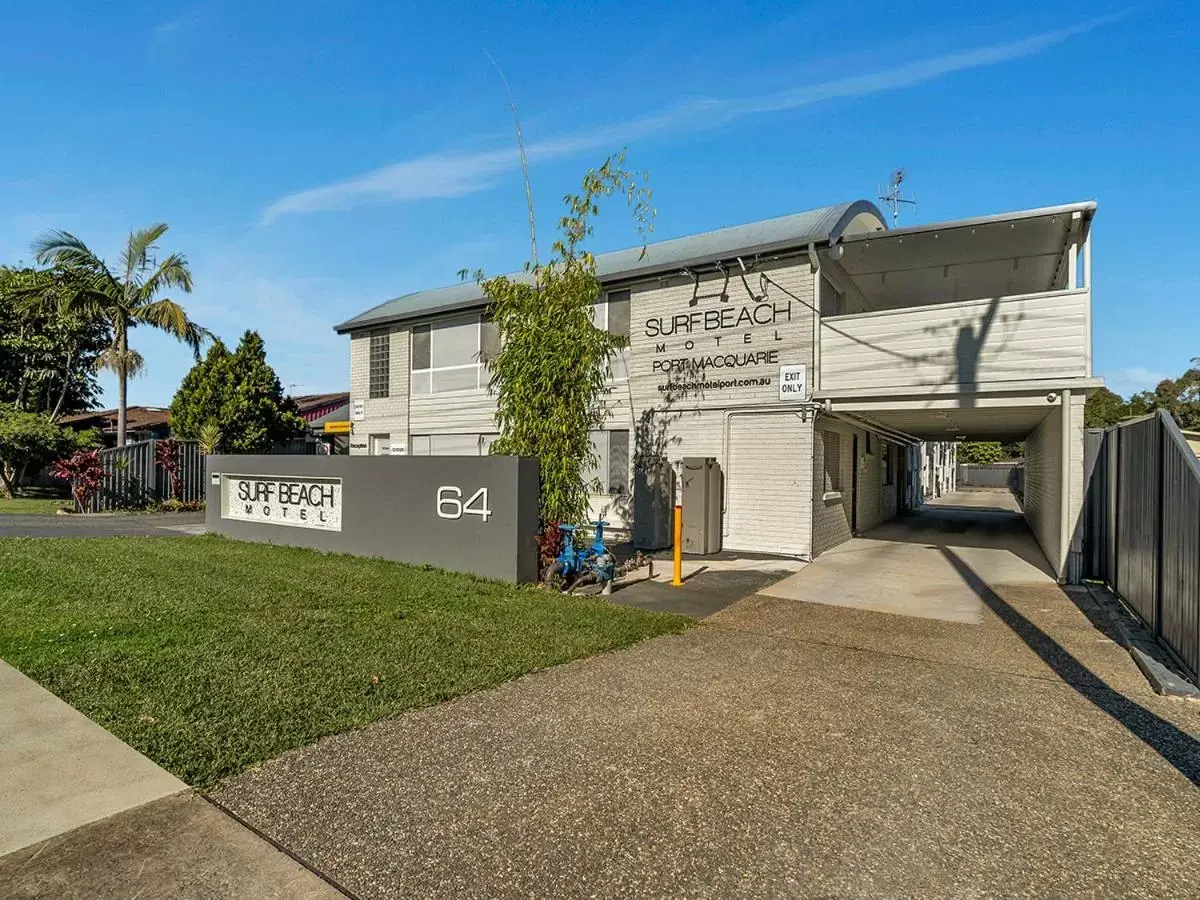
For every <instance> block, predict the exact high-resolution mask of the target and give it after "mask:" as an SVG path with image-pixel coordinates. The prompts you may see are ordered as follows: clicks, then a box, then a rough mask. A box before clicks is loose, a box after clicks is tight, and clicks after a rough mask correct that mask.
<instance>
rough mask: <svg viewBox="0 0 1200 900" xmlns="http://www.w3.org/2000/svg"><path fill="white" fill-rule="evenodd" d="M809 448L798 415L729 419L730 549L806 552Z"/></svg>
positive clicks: (807, 431) (808, 433) (808, 430)
mask: <svg viewBox="0 0 1200 900" xmlns="http://www.w3.org/2000/svg"><path fill="white" fill-rule="evenodd" d="M812 449H813V448H812V423H811V422H806V421H805V420H804V418H803V417H802V416H801V415H800V414H799V413H796V412H774V413H759V412H753V413H743V414H735V415H732V416H730V417H729V453H728V460H727V462H726V465H725V497H726V510H725V520H726V526H725V531H726V536H725V546H726V547H727V548H728V549H730V550H756V551H759V552H763V553H780V554H787V555H792V556H807V555H808V554H809V552H810V551H811V549H812V548H811V539H810V528H811V524H812V523H811V513H812ZM684 514H685V515H686V514H687V513H686V510H685V512H684Z"/></svg>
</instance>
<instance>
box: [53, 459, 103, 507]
mask: <svg viewBox="0 0 1200 900" xmlns="http://www.w3.org/2000/svg"><path fill="white" fill-rule="evenodd" d="M50 474H51V475H53V476H54V477H55V478H61V479H63V480H64V481H69V482H71V496H72V497H74V498H75V508H76V509H77V510H78V511H79V512H87V509H88V505H89V504H90V503H91V499H92V497H93V495H95V493H96V491H98V490H100V484H101V483H102V482H103V481H104V467H103V466H101V465H100V451H99V450H76V451H75V452H74V453H73V454H71V455H70V456H68V457H67V458H66V459H60V460H58V461H57V462H55V463H53V464H52V465H51V466H50Z"/></svg>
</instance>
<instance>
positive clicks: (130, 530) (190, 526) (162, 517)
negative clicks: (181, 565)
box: [0, 512, 204, 538]
mask: <svg viewBox="0 0 1200 900" xmlns="http://www.w3.org/2000/svg"><path fill="white" fill-rule="evenodd" d="M203 531H204V513H202V512H200V513H154V514H149V513H147V514H143V515H115V516H26V515H8V514H5V515H0V538H15V537H183V536H186V535H191V534H201V533H203Z"/></svg>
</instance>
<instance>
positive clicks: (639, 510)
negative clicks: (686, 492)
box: [633, 457, 675, 550]
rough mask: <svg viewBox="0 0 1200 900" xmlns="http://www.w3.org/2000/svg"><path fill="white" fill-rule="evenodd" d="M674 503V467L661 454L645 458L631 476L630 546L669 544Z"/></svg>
mask: <svg viewBox="0 0 1200 900" xmlns="http://www.w3.org/2000/svg"><path fill="white" fill-rule="evenodd" d="M674 507H675V469H674V468H672V466H671V462H670V460H668V459H666V458H665V457H655V458H653V459H649V460H646V461H645V462H644V463H643V464H642V465H641V466H640V467H639V468H638V470H637V471H636V472H635V473H634V476H633V546H634V547H635V548H636V549H638V550H665V549H666V548H667V547H670V546H671V532H672V520H671V517H672V515H673V514H674Z"/></svg>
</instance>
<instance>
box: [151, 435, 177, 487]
mask: <svg viewBox="0 0 1200 900" xmlns="http://www.w3.org/2000/svg"><path fill="white" fill-rule="evenodd" d="M182 449H183V448H182V447H181V446H180V444H179V441H177V440H175V439H174V438H163V439H162V440H160V441H155V443H154V464H155V465H156V466H158V467H160V468H161V469H162V470H163V471H164V472H166V473H167V478H169V479H170V481H171V496H172V497H174V498H175V499H176V500H179V499H180V494H181V493H182V492H183V477H182V476H181V475H180V474H179V468H180V462H181V460H180V458H179V457H180V450H182Z"/></svg>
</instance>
